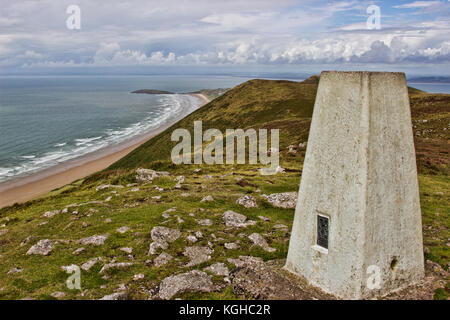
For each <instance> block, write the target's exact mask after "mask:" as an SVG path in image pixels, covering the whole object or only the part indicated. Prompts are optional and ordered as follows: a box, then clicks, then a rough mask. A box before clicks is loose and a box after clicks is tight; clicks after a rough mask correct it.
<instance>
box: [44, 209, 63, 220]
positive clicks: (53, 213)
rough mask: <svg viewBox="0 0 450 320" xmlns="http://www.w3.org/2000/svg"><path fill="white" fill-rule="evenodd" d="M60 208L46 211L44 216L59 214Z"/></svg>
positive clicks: (49, 216)
mask: <svg viewBox="0 0 450 320" xmlns="http://www.w3.org/2000/svg"><path fill="white" fill-rule="evenodd" d="M60 213H61V211H60V210H52V211H47V212H45V213H44V214H43V215H42V216H43V217H45V218H52V217H53V216H56V215H57V214H60Z"/></svg>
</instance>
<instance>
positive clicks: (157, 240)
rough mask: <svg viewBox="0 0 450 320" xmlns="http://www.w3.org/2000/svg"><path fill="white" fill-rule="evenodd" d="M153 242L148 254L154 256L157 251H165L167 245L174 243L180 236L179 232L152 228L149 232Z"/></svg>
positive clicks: (164, 228) (165, 228) (163, 228)
mask: <svg viewBox="0 0 450 320" xmlns="http://www.w3.org/2000/svg"><path fill="white" fill-rule="evenodd" d="M150 234H151V237H152V240H153V242H152V243H151V244H150V250H149V252H148V253H149V254H156V253H157V251H158V249H160V248H161V249H163V250H165V249H167V248H168V247H169V243H172V242H174V241H175V240H177V239H178V238H179V237H180V236H181V232H180V231H179V230H177V229H170V228H167V227H160V226H158V227H154V228H153V229H152V231H151V233H150Z"/></svg>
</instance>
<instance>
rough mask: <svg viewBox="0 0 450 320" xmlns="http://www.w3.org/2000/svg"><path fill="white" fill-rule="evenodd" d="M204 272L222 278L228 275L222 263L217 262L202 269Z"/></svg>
mask: <svg viewBox="0 0 450 320" xmlns="http://www.w3.org/2000/svg"><path fill="white" fill-rule="evenodd" d="M204 270H205V271H208V272H211V273H212V274H215V275H216V276H224V277H227V276H228V275H229V273H230V271H229V270H228V268H227V266H226V265H225V263H223V262H217V263H214V264H212V265H210V266H209V267H206V268H205V269H204Z"/></svg>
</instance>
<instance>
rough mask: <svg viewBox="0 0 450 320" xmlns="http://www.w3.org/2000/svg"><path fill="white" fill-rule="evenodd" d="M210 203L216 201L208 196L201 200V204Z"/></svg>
mask: <svg viewBox="0 0 450 320" xmlns="http://www.w3.org/2000/svg"><path fill="white" fill-rule="evenodd" d="M210 201H214V198H213V197H212V196H211V195H207V196H206V197H203V199H202V200H200V202H210Z"/></svg>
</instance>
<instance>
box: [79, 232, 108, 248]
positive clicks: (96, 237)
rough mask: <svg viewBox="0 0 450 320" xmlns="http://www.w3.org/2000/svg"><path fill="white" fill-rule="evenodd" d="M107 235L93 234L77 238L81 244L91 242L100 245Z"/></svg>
mask: <svg viewBox="0 0 450 320" xmlns="http://www.w3.org/2000/svg"><path fill="white" fill-rule="evenodd" d="M108 236H109V235H108V234H102V235H93V236H90V237H87V238H83V239H80V240H78V242H79V243H80V244H83V245H88V244H92V245H94V246H101V245H103V244H104V243H105V240H106V239H107V238H108Z"/></svg>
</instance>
